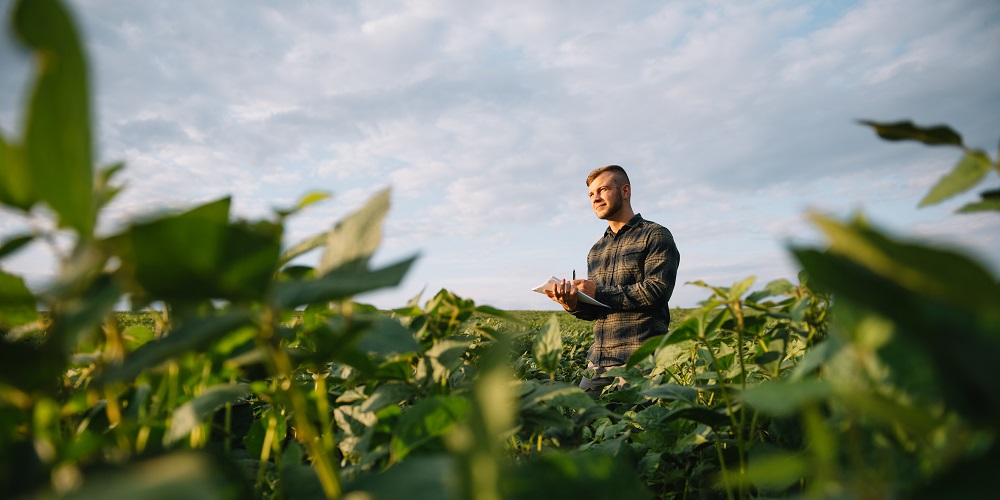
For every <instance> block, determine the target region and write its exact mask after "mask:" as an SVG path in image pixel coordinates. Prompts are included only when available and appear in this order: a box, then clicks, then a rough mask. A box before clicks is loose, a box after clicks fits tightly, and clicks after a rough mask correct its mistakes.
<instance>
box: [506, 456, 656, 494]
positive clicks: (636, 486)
mask: <svg viewBox="0 0 1000 500" xmlns="http://www.w3.org/2000/svg"><path fill="white" fill-rule="evenodd" d="M500 490H501V493H502V495H503V498H519V499H538V500H552V499H553V498H623V499H624V498H627V499H643V498H650V494H649V491H648V490H647V489H646V488H644V487H643V486H642V483H640V481H639V478H638V476H637V474H636V472H635V469H634V468H633V467H632V466H630V465H629V463H628V462H627V461H625V460H622V459H621V457H616V456H613V455H611V454H606V453H600V452H583V453H572V454H569V453H552V454H547V455H541V456H538V457H537V458H535V459H533V460H526V461H524V462H522V463H519V464H518V465H516V466H511V467H509V468H508V469H507V470H506V471H505V474H503V476H502V480H501V482H500Z"/></svg>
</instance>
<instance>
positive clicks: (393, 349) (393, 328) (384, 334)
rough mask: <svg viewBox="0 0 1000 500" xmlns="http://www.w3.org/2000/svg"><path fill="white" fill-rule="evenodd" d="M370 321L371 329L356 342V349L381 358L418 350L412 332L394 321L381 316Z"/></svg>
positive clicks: (418, 346) (418, 347)
mask: <svg viewBox="0 0 1000 500" xmlns="http://www.w3.org/2000/svg"><path fill="white" fill-rule="evenodd" d="M372 319H373V322H372V325H371V327H370V328H369V329H367V330H366V331H365V332H364V333H363V334H362V335H361V338H360V339H359V340H358V344H357V347H358V349H360V350H362V351H365V352H368V353H373V354H377V355H379V356H383V357H388V356H392V355H396V354H405V353H412V352H417V351H419V350H420V345H419V344H417V339H415V338H414V337H413V332H411V331H410V330H408V329H407V328H406V327H404V326H403V325H401V324H399V322H398V321H396V320H395V319H393V318H388V317H385V316H383V315H381V314H380V315H378V316H375V317H374V318H372Z"/></svg>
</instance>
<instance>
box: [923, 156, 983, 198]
mask: <svg viewBox="0 0 1000 500" xmlns="http://www.w3.org/2000/svg"><path fill="white" fill-rule="evenodd" d="M991 168H993V164H992V163H990V158H989V157H988V156H986V153H984V152H983V151H978V150H977V151H969V152H968V153H966V154H965V156H963V157H962V159H961V160H959V162H958V164H957V165H955V168H954V169H953V170H952V171H951V172H949V173H948V174H947V175H945V176H944V177H942V178H941V179H940V180H939V181H938V182H937V183H936V184H934V187H932V188H931V190H930V191H929V192H928V193H927V195H926V196H924V199H923V200H920V205H919V206H921V207H926V206H928V205H934V204H936V203H940V202H942V201H944V200H946V199H948V198H951V197H952V196H955V195H956V194H959V193H962V192H965V191H968V190H969V189H972V187H973V186H975V185H976V184H978V183H979V181H981V180H982V179H983V177H984V176H985V175H986V173H987V172H989V171H990V169H991Z"/></svg>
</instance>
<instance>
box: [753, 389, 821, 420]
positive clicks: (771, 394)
mask: <svg viewBox="0 0 1000 500" xmlns="http://www.w3.org/2000/svg"><path fill="white" fill-rule="evenodd" d="M832 393H833V387H832V386H831V385H830V384H829V383H827V382H824V381H821V380H800V381H796V382H764V383H762V384H760V385H757V386H755V387H752V388H750V389H747V390H746V391H745V392H743V393H742V394H740V399H741V400H742V401H744V402H746V403H747V404H749V405H750V406H753V407H754V408H756V409H757V410H759V411H762V412H765V413H768V414H771V415H775V416H787V415H792V414H794V413H795V411H796V410H798V409H799V408H801V407H803V406H805V405H809V404H814V403H819V402H822V401H825V400H826V399H827V398H829V397H830V395H831V394H832Z"/></svg>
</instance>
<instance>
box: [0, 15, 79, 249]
mask: <svg viewBox="0 0 1000 500" xmlns="http://www.w3.org/2000/svg"><path fill="white" fill-rule="evenodd" d="M14 30H15V32H16V33H17V35H18V37H19V38H20V39H21V40H22V41H23V42H24V43H25V44H26V45H28V46H29V47H30V48H31V49H32V50H33V51H35V53H36V54H37V57H38V65H37V75H38V76H37V79H36V81H35V87H34V89H33V91H32V95H31V101H30V102H31V104H30V106H29V109H28V114H27V125H26V130H25V135H24V161H25V163H26V164H27V168H28V169H29V171H30V174H31V176H32V185H33V189H34V190H35V191H36V192H37V193H38V196H39V198H40V199H42V200H44V201H45V202H46V203H48V205H49V206H50V207H52V209H53V210H54V211H55V212H56V213H57V214H58V215H59V223H60V225H61V226H66V227H72V228H73V229H76V231H77V232H78V233H79V235H80V237H81V238H84V239H89V238H90V236H91V233H92V232H93V228H94V203H93V199H92V196H93V191H92V185H93V174H92V151H91V147H92V146H91V138H90V93H89V82H88V75H87V61H86V57H85V56H84V53H83V48H82V46H81V44H80V38H79V36H78V34H77V31H76V26H75V24H74V22H73V19H72V17H71V16H70V14H69V12H67V11H66V9H65V8H63V6H62V4H61V3H60V2H56V1H53V0H37V1H31V2H19V3H18V4H17V8H16V9H15V10H14ZM22 193H23V192H22Z"/></svg>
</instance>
